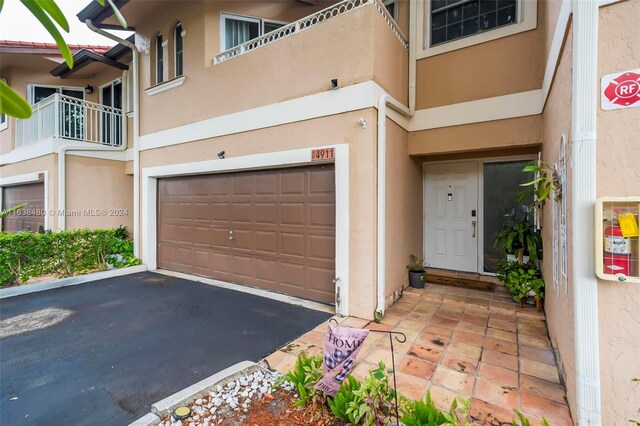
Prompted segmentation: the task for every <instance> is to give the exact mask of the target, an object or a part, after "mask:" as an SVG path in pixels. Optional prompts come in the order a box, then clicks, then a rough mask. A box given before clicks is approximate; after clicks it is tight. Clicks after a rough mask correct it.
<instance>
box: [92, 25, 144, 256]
mask: <svg viewBox="0 0 640 426" xmlns="http://www.w3.org/2000/svg"><path fill="white" fill-rule="evenodd" d="M84 23H85V25H86V26H87V27H89V29H90V30H91V31H93V32H94V33H97V34H100V35H102V36H104V37H107V38H109V39H111V40H114V41H115V42H117V43H120V44H122V45H124V46H127V47H128V48H129V49H131V56H132V58H131V59H132V60H131V63H132V64H133V67H132V68H133V69H132V70H131V72H133V89H132V90H133V254H134V256H136V257H140V170H139V169H140V109H139V105H140V92H139V90H138V85H139V73H138V53H139V52H138V48H137V47H136V45H135V44H134V43H131V42H130V41H128V40H125V39H123V38H120V37H118V36H116V35H113V34H111V33H108V32H106V31H104V30H102V29H100V28H98V27H96V26H95V25H93V22H91V20H90V19H86V20H85V21H84ZM125 136H127V135H125ZM123 139H126V137H125V138H123Z"/></svg>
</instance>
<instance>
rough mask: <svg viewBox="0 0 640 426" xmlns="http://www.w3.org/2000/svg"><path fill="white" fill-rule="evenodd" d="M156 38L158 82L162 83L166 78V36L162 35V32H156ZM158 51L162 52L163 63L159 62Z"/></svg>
mask: <svg viewBox="0 0 640 426" xmlns="http://www.w3.org/2000/svg"><path fill="white" fill-rule="evenodd" d="M158 37H159V38H160V39H161V40H160V43H158ZM153 40H154V44H155V47H154V48H155V49H156V57H155V63H156V64H155V69H156V75H155V78H156V80H155V81H156V84H161V83H164V82H165V81H166V80H165V79H164V61H165V57H164V46H163V45H164V37H162V33H156V35H155V37H154V38H153ZM158 52H162V64H160V63H159V61H158ZM160 73H161V74H160Z"/></svg>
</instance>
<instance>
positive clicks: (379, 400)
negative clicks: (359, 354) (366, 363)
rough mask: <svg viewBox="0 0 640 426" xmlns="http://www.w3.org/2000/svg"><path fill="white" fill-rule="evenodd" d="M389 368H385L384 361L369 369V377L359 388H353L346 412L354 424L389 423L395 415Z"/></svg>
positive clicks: (371, 425)
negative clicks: (352, 396)
mask: <svg viewBox="0 0 640 426" xmlns="http://www.w3.org/2000/svg"><path fill="white" fill-rule="evenodd" d="M390 375H391V370H387V368H386V367H385V365H384V363H382V362H381V363H380V364H378V368H376V369H375V370H371V371H369V377H367V379H366V380H365V381H364V382H363V383H362V385H361V386H360V389H357V390H354V391H353V395H354V398H353V400H352V401H351V402H349V408H348V409H347V411H346V414H347V415H348V416H350V417H352V418H353V419H354V420H355V422H353V421H352V423H354V424H363V425H365V426H374V425H383V424H389V422H390V421H391V419H392V417H393V416H395V412H394V407H395V397H396V392H395V390H394V389H393V387H391V386H390V385H389V377H390Z"/></svg>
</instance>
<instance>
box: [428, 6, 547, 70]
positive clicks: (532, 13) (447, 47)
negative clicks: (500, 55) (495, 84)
mask: <svg viewBox="0 0 640 426" xmlns="http://www.w3.org/2000/svg"><path fill="white" fill-rule="evenodd" d="M419 3H421V4H422V6H423V9H422V11H419V12H418V14H417V15H418V16H417V17H416V19H417V28H418V40H419V44H418V46H417V50H418V52H417V58H418V59H422V58H427V57H430V56H435V55H440V54H442V53H446V52H451V51H454V50H458V49H463V48H465V47H469V46H474V45H476V44H481V43H486V42H488V41H491V40H497V39H499V38H502V37H507V36H510V35H513V34H518V33H521V32H525V31H529V30H533V29H536V28H537V26H538V2H537V0H517V6H516V22H515V23H513V24H509V25H504V26H502V27H497V28H494V29H492V30H489V31H484V32H480V33H475V34H472V35H469V36H466V37H463V38H459V39H456V40H452V41H448V42H446V43H442V44H439V45H437V46H433V47H430V44H431V0H423V1H421V2H419Z"/></svg>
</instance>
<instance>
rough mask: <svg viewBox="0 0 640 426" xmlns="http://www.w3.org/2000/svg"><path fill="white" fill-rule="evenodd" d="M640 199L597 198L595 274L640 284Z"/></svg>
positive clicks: (612, 279) (605, 278)
mask: <svg viewBox="0 0 640 426" xmlns="http://www.w3.org/2000/svg"><path fill="white" fill-rule="evenodd" d="M639 216H640V197H616V198H600V199H599V200H598V202H597V203H596V216H595V219H596V275H597V276H598V277H599V278H601V279H603V280H608V281H619V282H633V283H640V236H639V231H638V223H639V222H638V217H639Z"/></svg>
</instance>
